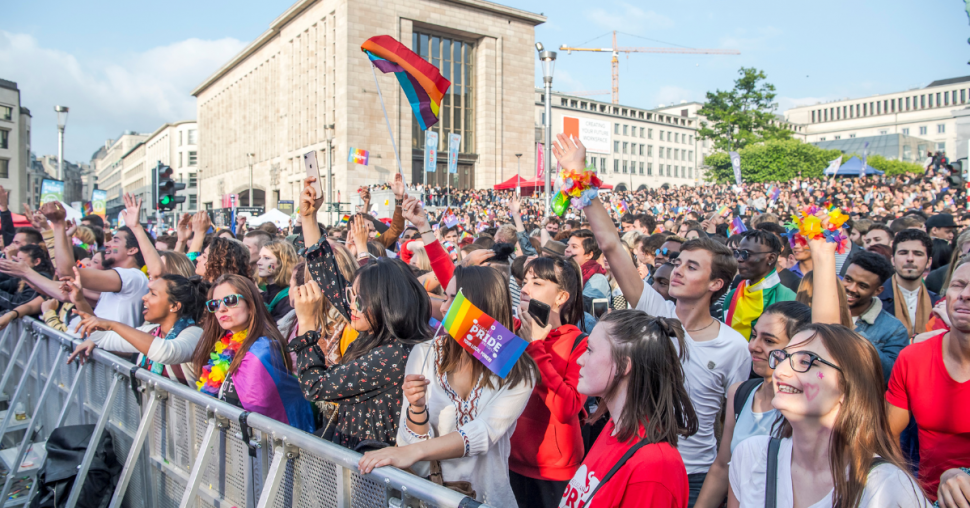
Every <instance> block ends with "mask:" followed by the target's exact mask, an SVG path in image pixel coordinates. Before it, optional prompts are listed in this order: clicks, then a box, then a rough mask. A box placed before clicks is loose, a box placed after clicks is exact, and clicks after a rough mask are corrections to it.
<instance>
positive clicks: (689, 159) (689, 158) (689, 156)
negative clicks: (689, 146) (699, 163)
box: [687, 150, 694, 162]
mask: <svg viewBox="0 0 970 508" xmlns="http://www.w3.org/2000/svg"><path fill="white" fill-rule="evenodd" d="M687 162H694V151H693V150H689V151H688V152H687Z"/></svg>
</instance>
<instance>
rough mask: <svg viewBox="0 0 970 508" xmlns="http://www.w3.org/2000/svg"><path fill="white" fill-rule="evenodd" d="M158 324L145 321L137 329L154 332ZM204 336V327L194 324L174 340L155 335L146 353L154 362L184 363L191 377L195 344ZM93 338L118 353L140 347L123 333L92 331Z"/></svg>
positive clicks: (135, 350)
mask: <svg viewBox="0 0 970 508" xmlns="http://www.w3.org/2000/svg"><path fill="white" fill-rule="evenodd" d="M157 327H158V325H156V324H154V323H145V324H144V325H142V326H139V327H138V328H136V330H138V331H140V332H145V333H152V330H154V329H155V328H157ZM201 338H202V328H200V327H198V326H196V325H192V326H187V327H185V329H184V330H182V333H179V334H178V336H176V337H175V338H174V339H172V340H165V337H155V339H154V340H152V345H151V346H149V348H148V354H147V355H145V356H147V358H148V359H149V360H151V361H153V362H158V363H161V364H165V365H178V364H183V365H182V370H183V372H185V375H186V378H187V379H188V378H191V377H192V376H193V374H192V370H193V369H192V354H193V353H194V352H195V346H196V345H197V344H198V343H199V339H201ZM91 340H92V341H94V343H95V344H97V345H98V347H99V348H101V349H104V350H105V351H115V352H118V353H138V352H139V351H138V349H137V348H136V347H135V346H133V345H131V343H130V342H128V341H127V340H125V339H123V338H122V337H121V335H118V334H117V333H116V332H110V331H108V332H101V333H92V334H91ZM138 362H139V363H140V362H141V356H139V358H138Z"/></svg>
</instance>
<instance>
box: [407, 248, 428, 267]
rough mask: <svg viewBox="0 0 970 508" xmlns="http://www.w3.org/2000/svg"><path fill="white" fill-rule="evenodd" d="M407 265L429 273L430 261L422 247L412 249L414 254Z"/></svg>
mask: <svg viewBox="0 0 970 508" xmlns="http://www.w3.org/2000/svg"><path fill="white" fill-rule="evenodd" d="M409 264H410V265H411V266H414V267H416V268H418V269H420V270H424V271H426V272H430V271H431V259H430V258H428V252H427V251H426V250H424V247H420V248H418V249H414V254H412V255H411V262H410V263H409Z"/></svg>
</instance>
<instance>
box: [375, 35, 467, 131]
mask: <svg viewBox="0 0 970 508" xmlns="http://www.w3.org/2000/svg"><path fill="white" fill-rule="evenodd" d="M360 49H361V51H363V52H364V53H367V58H369V59H370V61H371V63H372V64H374V67H377V68H378V69H380V71H381V72H383V73H385V74H386V73H388V72H393V73H394V74H395V75H396V76H397V80H398V82H399V83H400V84H401V88H402V89H403V90H404V95H405V96H406V97H407V98H408V102H410V103H411V109H412V110H413V111H414V116H415V117H416V118H417V120H418V125H419V126H421V130H427V129H428V127H431V126H432V125H434V124H436V123H438V112H439V111H440V110H441V101H442V99H443V98H444V96H445V92H447V91H448V87H450V86H451V81H448V80H447V79H445V78H444V77H443V76H442V75H441V73H440V72H439V71H438V68H437V67H435V66H434V65H431V63H430V62H428V61H427V60H425V59H423V58H421V57H420V56H418V54H417V53H415V52H414V51H411V50H410V49H408V48H407V47H405V46H404V45H403V44H401V43H400V42H398V41H397V40H395V39H394V38H393V37H391V36H390V35H377V36H374V37H371V38H370V39H367V40H366V41H364V43H363V44H361V45H360Z"/></svg>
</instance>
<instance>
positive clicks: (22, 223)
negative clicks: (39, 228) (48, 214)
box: [10, 213, 32, 228]
mask: <svg viewBox="0 0 970 508" xmlns="http://www.w3.org/2000/svg"><path fill="white" fill-rule="evenodd" d="M10 216H11V217H12V218H13V227H15V228H29V227H30V226H32V224H31V223H30V221H29V220H27V217H25V216H23V215H20V214H19V213H11V214H10Z"/></svg>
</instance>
